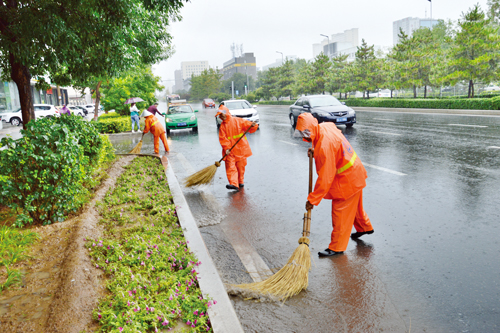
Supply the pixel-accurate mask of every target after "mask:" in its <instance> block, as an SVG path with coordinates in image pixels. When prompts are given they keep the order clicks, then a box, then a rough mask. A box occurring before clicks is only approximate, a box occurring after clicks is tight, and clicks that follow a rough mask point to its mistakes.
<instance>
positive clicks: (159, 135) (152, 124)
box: [141, 110, 170, 154]
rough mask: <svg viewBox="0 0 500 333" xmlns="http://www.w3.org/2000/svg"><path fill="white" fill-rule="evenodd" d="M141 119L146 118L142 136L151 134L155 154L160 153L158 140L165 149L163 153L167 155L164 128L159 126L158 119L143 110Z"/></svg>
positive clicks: (167, 149)
mask: <svg viewBox="0 0 500 333" xmlns="http://www.w3.org/2000/svg"><path fill="white" fill-rule="evenodd" d="M141 117H146V125H145V126H144V132H143V134H142V136H144V134H146V133H148V132H149V131H151V134H153V135H154V144H155V154H159V153H160V139H161V141H162V142H163V147H165V152H167V153H168V151H169V150H170V149H169V148H168V143H167V136H166V135H165V128H164V127H163V126H162V125H161V124H160V121H159V120H158V118H156V117H155V116H154V115H153V114H152V113H151V112H149V111H147V110H144V111H143V112H142V114H141Z"/></svg>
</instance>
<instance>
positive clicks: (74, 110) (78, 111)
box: [67, 105, 86, 117]
mask: <svg viewBox="0 0 500 333" xmlns="http://www.w3.org/2000/svg"><path fill="white" fill-rule="evenodd" d="M67 107H68V109H70V110H71V113H72V114H74V115H77V116H80V117H85V113H84V112H83V110H82V109H80V108H79V107H77V106H76V105H67ZM85 111H86V110H85Z"/></svg>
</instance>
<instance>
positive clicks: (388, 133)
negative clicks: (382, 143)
mask: <svg viewBox="0 0 500 333" xmlns="http://www.w3.org/2000/svg"><path fill="white" fill-rule="evenodd" d="M370 132H372V133H380V134H387V135H401V134H398V133H390V132H379V131H370Z"/></svg>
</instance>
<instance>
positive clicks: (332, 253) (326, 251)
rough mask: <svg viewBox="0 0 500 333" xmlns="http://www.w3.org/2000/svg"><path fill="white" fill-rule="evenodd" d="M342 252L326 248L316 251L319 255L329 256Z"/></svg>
mask: <svg viewBox="0 0 500 333" xmlns="http://www.w3.org/2000/svg"><path fill="white" fill-rule="evenodd" d="M342 253H344V251H342V252H335V251H332V250H330V249H326V250H324V251H320V252H318V255H319V256H320V257H331V256H334V255H336V254H342Z"/></svg>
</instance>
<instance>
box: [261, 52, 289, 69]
mask: <svg viewBox="0 0 500 333" xmlns="http://www.w3.org/2000/svg"><path fill="white" fill-rule="evenodd" d="M284 60H285V61H287V60H293V61H295V60H297V56H294V55H293V56H286V57H285V59H284ZM281 65H283V58H279V59H276V61H275V62H273V63H272V64H269V65H265V66H262V71H267V70H268V69H269V68H273V67H279V66H281Z"/></svg>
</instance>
